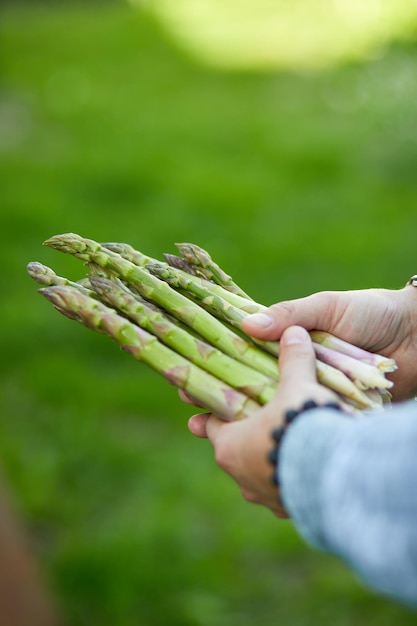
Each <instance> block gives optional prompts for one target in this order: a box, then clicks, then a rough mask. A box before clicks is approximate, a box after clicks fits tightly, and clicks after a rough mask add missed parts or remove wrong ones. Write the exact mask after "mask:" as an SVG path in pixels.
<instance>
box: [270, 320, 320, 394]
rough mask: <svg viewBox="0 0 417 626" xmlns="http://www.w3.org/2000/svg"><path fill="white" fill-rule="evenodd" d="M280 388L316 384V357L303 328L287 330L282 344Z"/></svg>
mask: <svg viewBox="0 0 417 626" xmlns="http://www.w3.org/2000/svg"><path fill="white" fill-rule="evenodd" d="M279 367H280V386H281V385H294V386H297V385H299V383H300V382H302V384H303V385H305V384H308V383H315V382H316V381H317V376H316V357H315V354H314V348H313V344H312V343H311V339H310V335H309V334H308V332H307V331H306V330H305V328H302V327H301V326H291V327H290V328H287V329H286V330H285V331H284V333H283V335H282V337H281V342H280V356H279Z"/></svg>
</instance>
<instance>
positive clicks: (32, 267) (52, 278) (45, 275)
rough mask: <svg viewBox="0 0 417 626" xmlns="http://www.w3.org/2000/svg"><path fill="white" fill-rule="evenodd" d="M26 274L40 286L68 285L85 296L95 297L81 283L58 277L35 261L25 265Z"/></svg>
mask: <svg viewBox="0 0 417 626" xmlns="http://www.w3.org/2000/svg"><path fill="white" fill-rule="evenodd" d="M26 269H27V271H28V274H29V276H30V277H31V278H33V279H34V280H36V282H37V283H39V284H40V285H45V286H47V287H51V286H52V285H70V286H72V287H75V288H76V289H80V290H81V291H84V292H85V294H86V295H90V296H93V297H94V296H95V294H94V291H92V290H91V289H88V288H87V287H85V285H84V284H82V283H81V282H79V283H76V282H73V281H72V280H68V278H64V277H63V276H58V275H57V274H56V273H55V272H54V270H53V269H51V268H50V267H48V266H47V265H43V264H42V263H38V262H37V261H32V262H31V263H28V264H27V267H26Z"/></svg>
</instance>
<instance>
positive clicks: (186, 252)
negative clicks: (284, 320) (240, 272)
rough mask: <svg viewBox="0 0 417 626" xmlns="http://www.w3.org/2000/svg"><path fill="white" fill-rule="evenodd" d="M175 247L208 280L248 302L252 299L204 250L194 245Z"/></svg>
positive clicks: (187, 244)
mask: <svg viewBox="0 0 417 626" xmlns="http://www.w3.org/2000/svg"><path fill="white" fill-rule="evenodd" d="M175 245H176V246H177V248H178V250H179V251H180V252H181V254H182V255H183V256H184V257H185V258H186V259H187V261H188V262H189V263H191V265H195V266H197V267H198V268H199V269H200V270H201V271H202V272H203V273H204V275H205V276H206V277H207V278H208V280H212V281H213V282H215V283H217V284H218V285H221V286H222V287H224V288H225V289H228V290H229V291H232V292H234V293H237V294H238V295H240V296H243V297H244V298H247V299H248V300H251V299H252V298H251V297H250V296H248V294H247V293H245V292H244V291H243V289H241V288H240V287H239V286H238V285H236V283H235V282H234V281H233V278H232V277H231V276H229V275H228V274H226V272H224V271H223V270H222V269H221V267H219V266H218V265H217V263H215V262H214V261H213V259H212V258H211V256H210V255H209V253H208V252H206V251H205V250H203V248H200V247H199V246H196V245H195V244H192V243H177V244H175Z"/></svg>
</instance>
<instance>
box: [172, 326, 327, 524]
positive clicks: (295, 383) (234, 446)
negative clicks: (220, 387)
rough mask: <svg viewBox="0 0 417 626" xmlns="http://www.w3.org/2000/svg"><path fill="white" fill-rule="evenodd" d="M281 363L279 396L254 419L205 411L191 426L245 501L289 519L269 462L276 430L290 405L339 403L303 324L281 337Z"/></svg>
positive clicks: (288, 330)
mask: <svg viewBox="0 0 417 626" xmlns="http://www.w3.org/2000/svg"><path fill="white" fill-rule="evenodd" d="M279 366H280V384H279V387H278V391H277V393H276V395H275V398H274V399H273V400H271V402H269V403H268V404H267V405H265V406H264V407H262V408H261V409H260V410H259V411H257V412H256V413H255V414H254V415H253V416H252V417H250V418H247V419H245V420H241V421H236V422H224V421H222V420H220V419H218V418H217V417H215V416H214V415H211V414H209V413H203V414H197V415H193V416H192V417H191V418H190V420H189V423H188V425H189V429H190V431H191V432H192V433H193V434H194V435H196V436H197V437H208V439H209V440H210V442H211V443H212V445H213V447H214V450H215V457H216V462H217V463H218V465H219V466H220V467H221V468H222V469H223V470H224V471H225V472H226V473H228V474H229V475H230V476H231V477H232V478H233V479H234V480H235V481H236V482H237V484H238V486H239V487H240V490H241V492H242V495H243V497H244V498H245V499H246V500H248V501H249V502H254V503H257V504H262V505H264V506H266V507H268V508H269V509H271V511H272V512H273V513H274V514H275V515H276V516H277V517H288V514H287V512H286V510H285V507H284V505H283V504H282V503H281V502H280V500H279V492H278V493H277V487H276V486H275V485H274V484H273V483H272V480H271V477H272V473H273V468H272V465H271V464H270V463H269V462H268V460H267V454H268V452H269V451H270V450H271V449H272V446H273V440H272V437H271V432H272V430H273V429H274V428H277V427H279V426H280V425H282V424H283V423H284V415H285V412H286V411H287V410H288V409H290V408H295V409H299V408H301V406H302V405H303V403H304V402H306V401H307V400H314V401H315V402H316V403H317V404H326V403H328V402H335V401H336V402H337V397H336V395H335V394H333V393H332V392H331V391H330V390H329V389H327V388H326V387H323V386H322V385H320V384H319V383H318V382H317V379H316V366H315V355H314V349H313V346H312V343H311V340H310V338H309V335H308V333H307V332H306V331H305V330H304V329H303V328H301V327H292V328H288V329H287V330H286V331H285V332H284V334H283V335H282V338H281V348H280V357H279ZM181 395H182V397H183V399H186V397H185V396H184V394H181Z"/></svg>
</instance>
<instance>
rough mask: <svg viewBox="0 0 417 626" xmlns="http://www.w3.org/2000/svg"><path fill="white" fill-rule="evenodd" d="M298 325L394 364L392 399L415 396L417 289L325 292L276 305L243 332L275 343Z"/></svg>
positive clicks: (247, 322)
mask: <svg viewBox="0 0 417 626" xmlns="http://www.w3.org/2000/svg"><path fill="white" fill-rule="evenodd" d="M295 324H297V325H300V326H303V327H304V328H306V329H307V330H323V331H327V332H329V333H331V334H332V335H335V336H336V337H339V338H340V339H344V340H345V341H348V342H349V343H352V344H354V345H356V346H358V347H360V348H364V349H366V350H369V351H370V352H375V353H378V354H382V355H384V356H386V357H390V358H393V359H395V361H396V363H397V365H398V370H397V371H396V372H394V373H393V374H389V378H390V379H391V380H392V381H393V382H394V383H395V384H394V387H393V389H392V390H391V391H392V395H393V398H394V400H397V401H398V400H405V399H407V398H411V397H413V396H415V395H416V394H417V289H416V288H415V287H412V286H407V287H405V288H404V289H400V290H388V289H366V290H358V291H345V292H336V291H325V292H320V293H315V294H313V295H311V296H307V297H306V298H299V299H297V300H292V301H286V302H279V303H277V304H274V305H272V306H271V307H269V308H268V309H266V310H265V311H264V312H263V313H262V314H260V315H258V314H256V315H253V316H252V315H251V316H249V317H247V318H246V319H245V320H244V321H243V323H242V326H243V330H244V331H245V332H246V333H247V334H249V335H252V336H254V337H257V338H259V339H265V340H269V341H274V340H278V339H280V338H281V336H282V333H283V332H284V330H285V329H286V328H288V327H289V326H292V325H295Z"/></svg>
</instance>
